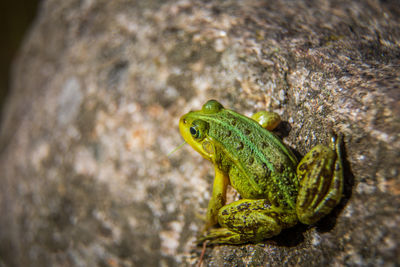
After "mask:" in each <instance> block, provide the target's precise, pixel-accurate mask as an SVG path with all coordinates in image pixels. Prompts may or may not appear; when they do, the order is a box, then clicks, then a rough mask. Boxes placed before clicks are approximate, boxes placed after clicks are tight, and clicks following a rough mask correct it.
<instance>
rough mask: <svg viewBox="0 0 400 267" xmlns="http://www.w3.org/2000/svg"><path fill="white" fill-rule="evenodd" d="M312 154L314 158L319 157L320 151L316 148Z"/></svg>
mask: <svg viewBox="0 0 400 267" xmlns="http://www.w3.org/2000/svg"><path fill="white" fill-rule="evenodd" d="M311 155H312V157H313V158H317V157H318V156H319V152H318V151H317V150H314V151H313V152H312V154H311Z"/></svg>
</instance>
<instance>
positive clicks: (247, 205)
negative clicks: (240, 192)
mask: <svg viewBox="0 0 400 267" xmlns="http://www.w3.org/2000/svg"><path fill="white" fill-rule="evenodd" d="M249 207H250V203H246V202H245V203H242V204H240V205H239V206H237V210H238V211H243V210H247V209H248V208H249Z"/></svg>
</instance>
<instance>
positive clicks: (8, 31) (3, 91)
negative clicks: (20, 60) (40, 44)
mask: <svg viewBox="0 0 400 267" xmlns="http://www.w3.org/2000/svg"><path fill="white" fill-rule="evenodd" d="M38 3H39V1H38V0H14V1H0V10H1V13H2V14H1V15H0V32H1V42H0V115H2V111H3V105H4V101H5V98H6V96H7V94H8V92H9V87H10V74H11V67H12V61H13V59H14V57H15V56H16V54H17V52H18V49H19V48H20V45H21V43H22V40H23V38H24V36H25V34H26V33H27V31H28V30H29V28H30V25H31V24H32V22H33V20H34V18H35V15H36V11H37V7H38Z"/></svg>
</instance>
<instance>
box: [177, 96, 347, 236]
mask: <svg viewBox="0 0 400 267" xmlns="http://www.w3.org/2000/svg"><path fill="white" fill-rule="evenodd" d="M279 121H280V119H279V116H278V115H277V114H275V113H269V112H265V111H262V112H258V113H256V114H254V115H253V116H252V118H248V117H246V116H243V115H241V114H238V113H236V112H234V111H232V110H229V109H225V108H224V107H223V106H222V105H221V104H220V103H219V102H217V101H215V100H210V101H208V102H207V103H206V104H204V105H203V108H202V109H201V110H199V111H191V112H189V113H187V114H185V115H183V116H182V117H181V119H180V122H179V129H180V132H181V134H182V136H183V138H184V139H185V141H186V142H187V143H189V144H190V145H191V146H192V147H193V148H194V149H195V150H196V151H197V152H199V153H200V154H201V155H202V156H203V157H204V158H206V159H208V160H210V161H211V162H212V163H213V164H214V167H215V178H214V185H213V193H212V197H211V200H210V202H209V205H208V209H207V218H206V227H205V232H206V233H205V235H204V236H202V237H201V238H200V239H199V240H198V241H199V242H203V241H206V240H209V243H210V244H223V243H224V244H242V243H247V242H254V243H257V242H260V241H262V240H263V239H265V238H269V237H272V236H275V235H278V234H279V233H280V232H281V230H282V229H285V228H288V227H291V226H294V225H295V224H297V222H298V221H300V222H302V223H304V224H313V223H315V222H317V221H318V220H319V219H321V218H322V217H323V216H325V215H326V214H328V213H330V212H331V210H332V209H333V208H334V207H335V206H336V205H337V204H338V203H339V201H340V198H341V196H342V188H343V171H342V158H341V152H340V145H339V144H340V142H341V140H340V139H339V140H336V139H335V138H332V143H331V147H326V146H322V145H318V146H316V147H314V148H313V149H312V150H311V151H310V152H308V153H307V155H306V156H305V157H304V158H303V159H302V160H301V161H300V163H298V161H297V159H296V157H295V156H294V154H293V153H292V151H291V150H290V149H289V148H287V147H286V146H285V145H284V144H283V143H282V141H281V140H280V139H279V138H278V137H277V136H275V135H274V134H273V133H271V132H270V131H268V130H267V129H269V130H272V129H273V128H274V127H276V125H278V124H279ZM229 184H230V185H231V186H232V187H233V188H235V189H236V190H237V191H238V192H239V193H240V195H241V197H242V199H241V200H238V201H235V202H232V203H230V204H227V205H226V189H227V186H228V185H229ZM217 224H219V226H220V227H219V228H212V229H211V227H212V226H215V225H217Z"/></svg>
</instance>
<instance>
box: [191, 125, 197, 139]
mask: <svg viewBox="0 0 400 267" xmlns="http://www.w3.org/2000/svg"><path fill="white" fill-rule="evenodd" d="M189 131H190V134H191V135H192V136H193V137H194V138H197V137H198V135H199V130H198V129H196V127H194V126H192V127H190V129H189Z"/></svg>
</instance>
